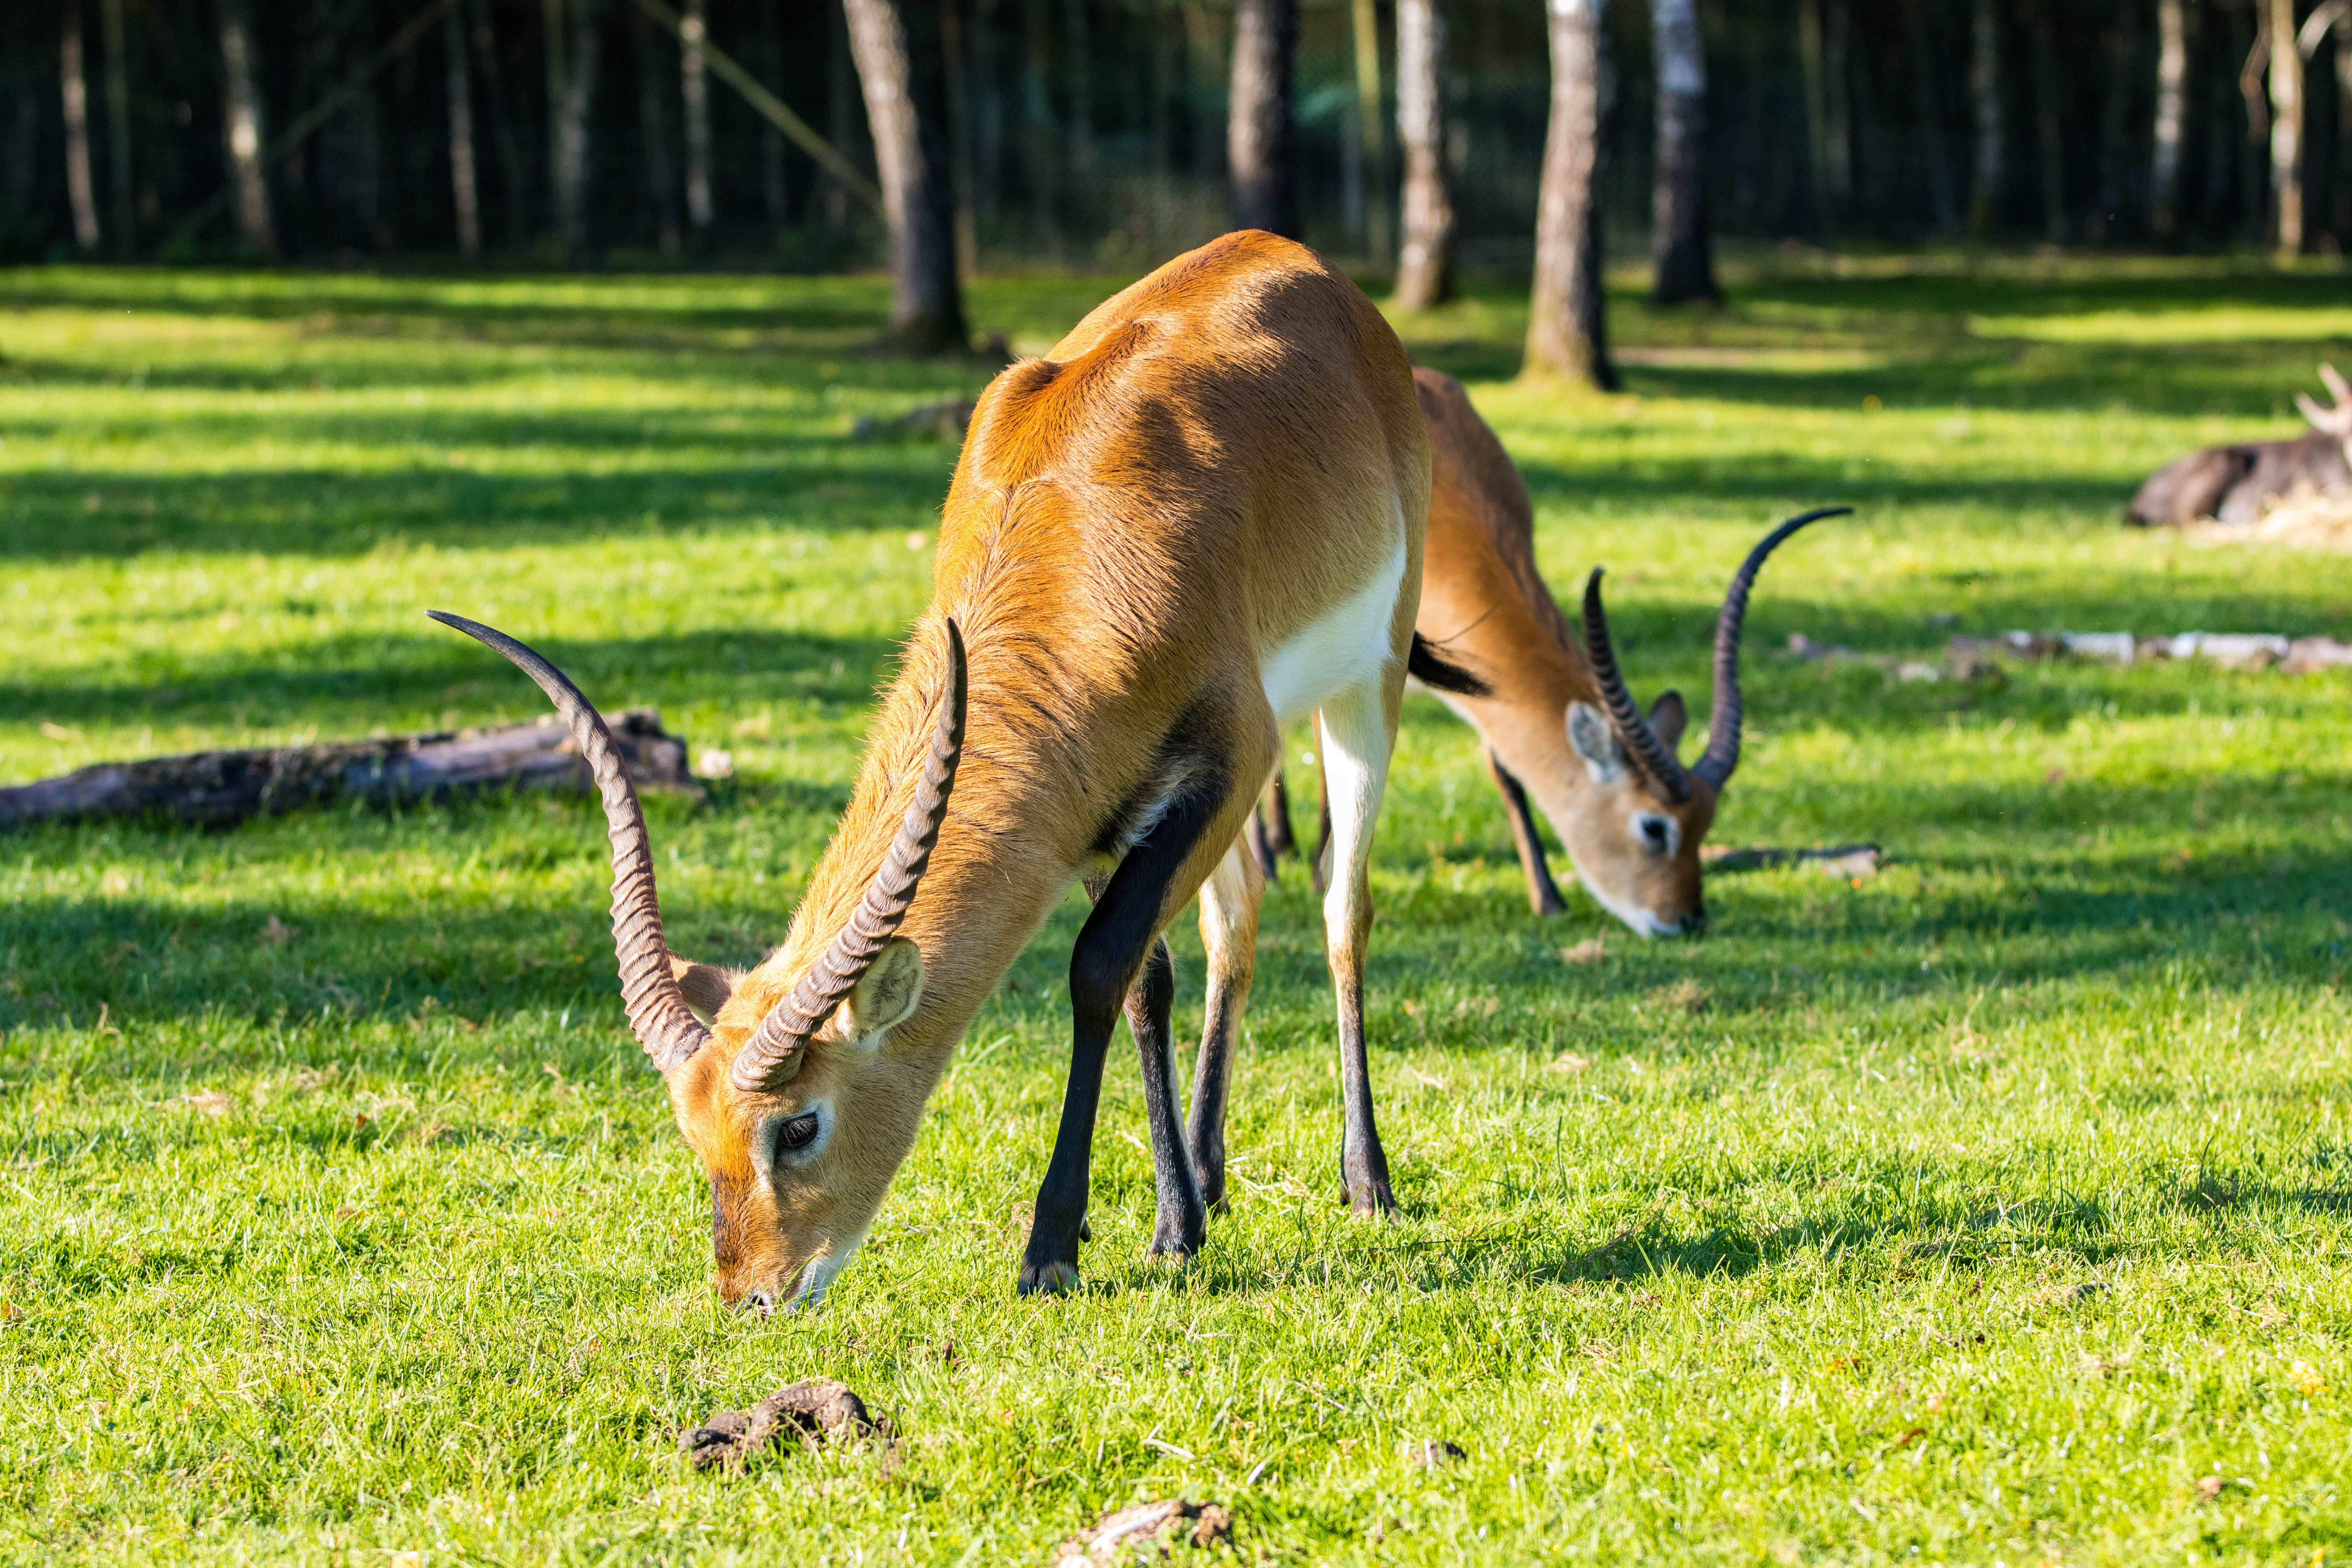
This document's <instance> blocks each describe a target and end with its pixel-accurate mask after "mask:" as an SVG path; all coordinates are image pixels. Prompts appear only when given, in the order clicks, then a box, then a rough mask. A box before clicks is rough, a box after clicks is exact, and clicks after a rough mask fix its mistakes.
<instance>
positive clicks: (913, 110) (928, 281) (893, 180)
mask: <svg viewBox="0 0 2352 1568" xmlns="http://www.w3.org/2000/svg"><path fill="white" fill-rule="evenodd" d="M842 4H843V9H844V12H845V15H846V16H848V18H849V47H850V49H851V52H852V53H853V54H854V55H856V59H857V79H858V83H859V85H860V86H861V87H862V88H863V89H864V91H865V95H866V120H867V121H868V122H869V123H870V124H871V125H872V127H873V132H874V162H875V163H876V165H877V167H878V168H879V170H880V171H881V174H882V204H883V208H884V211H885V214H886V216H887V218H888V221H889V226H890V326H891V331H893V332H894V333H895V334H896V335H897V337H898V342H899V345H900V346H901V347H902V348H904V349H906V350H907V351H908V353H920V354H935V353H965V352H967V351H968V350H969V349H970V348H971V329H970V328H968V327H967V326H966V325H965V324H964V315H963V296H962V293H961V289H960V288H959V286H958V283H957V279H956V256H955V195H954V191H953V188H952V181H951V177H950V172H949V167H948V136H947V83H946V81H945V69H944V59H943V58H942V51H941V48H940V16H939V8H938V6H937V5H933V4H929V3H926V0H842Z"/></svg>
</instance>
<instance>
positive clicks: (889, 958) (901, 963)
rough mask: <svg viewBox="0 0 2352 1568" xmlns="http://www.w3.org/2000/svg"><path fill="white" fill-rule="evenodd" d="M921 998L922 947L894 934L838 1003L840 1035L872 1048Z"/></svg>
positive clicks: (905, 1019) (904, 1019)
mask: <svg viewBox="0 0 2352 1568" xmlns="http://www.w3.org/2000/svg"><path fill="white" fill-rule="evenodd" d="M922 999H923V950H922V949H921V948H919V947H917V946H916V945H915V944H914V943H913V942H908V940H907V939H906V938H905V937H903V936H900V937H893V938H891V939H890V942H889V943H888V945H887V946H885V947H884V948H883V949H882V951H881V952H878V953H876V954H875V955H874V962H873V963H870V964H868V965H867V966H866V973H864V974H862V975H860V976H858V979H857V987H856V990H854V991H852V992H850V994H849V999H848V1000H847V1001H845V1002H844V1003H843V1004H842V1005H841V1025H842V1026H841V1029H840V1035H841V1037H842V1038H844V1039H849V1040H855V1041H856V1042H857V1043H858V1044H859V1045H861V1046H865V1047H867V1048H868V1049H871V1048H872V1047H875V1046H877V1045H878V1044H880V1043H881V1038H882V1036H883V1035H884V1034H885V1033H887V1031H889V1030H891V1029H895V1028H897V1027H898V1026H899V1025H901V1024H903V1023H905V1022H906V1021H907V1019H908V1016H909V1015H911V1014H912V1013H913V1012H914V1010H915V1004H917V1003H918V1002H920V1001H921V1000H922Z"/></svg>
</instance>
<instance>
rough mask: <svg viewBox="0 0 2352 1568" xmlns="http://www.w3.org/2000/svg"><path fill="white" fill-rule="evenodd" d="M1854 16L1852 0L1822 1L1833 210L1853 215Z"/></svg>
mask: <svg viewBox="0 0 2352 1568" xmlns="http://www.w3.org/2000/svg"><path fill="white" fill-rule="evenodd" d="M1822 148H1823V161H1824V163H1825V164H1826V166H1827V168H1828V170H1829V177H1830V178H1829V187H1830V207H1831V210H1832V212H1833V213H1834V214H1835V215H1836V221H1837V222H1838V223H1839V224H1841V225H1843V224H1844V223H1845V222H1846V221H1847V220H1848V219H1849V218H1850V217H1852V216H1853V10H1852V8H1851V7H1850V5H1848V0H1822Z"/></svg>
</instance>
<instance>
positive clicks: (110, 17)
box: [98, 0, 138, 261]
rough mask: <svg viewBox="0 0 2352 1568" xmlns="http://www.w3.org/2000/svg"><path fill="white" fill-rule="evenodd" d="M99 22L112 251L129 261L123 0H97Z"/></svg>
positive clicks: (132, 228) (134, 228)
mask: <svg viewBox="0 0 2352 1568" xmlns="http://www.w3.org/2000/svg"><path fill="white" fill-rule="evenodd" d="M98 14H99V22H100V26H101V28H102V29H103V30H104V32H105V35H106V162H107V173H108V174H111V175H112V176H113V180H112V182H111V184H112V187H113V188H112V189H110V191H108V193H107V194H108V195H110V196H112V197H113V198H114V199H113V201H111V202H110V203H109V204H108V205H110V207H111V208H112V209H113V218H114V254H115V257H116V258H117V259H119V260H122V261H128V260H130V259H131V250H132V249H133V247H135V246H136V244H137V240H138V225H137V223H136V221H135V220H134V219H133V217H132V216H131V214H132V212H133V210H134V209H133V205H132V200H133V198H132V195H131V36H130V30H129V29H128V28H127V27H125V26H123V18H122V0H99V7H98Z"/></svg>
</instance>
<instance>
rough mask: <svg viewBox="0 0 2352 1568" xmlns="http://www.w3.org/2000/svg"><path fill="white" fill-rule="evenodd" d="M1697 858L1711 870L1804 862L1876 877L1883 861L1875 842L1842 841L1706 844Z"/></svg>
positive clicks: (1831, 872) (1835, 873)
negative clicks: (1795, 845) (1790, 845)
mask: <svg viewBox="0 0 2352 1568" xmlns="http://www.w3.org/2000/svg"><path fill="white" fill-rule="evenodd" d="M1698 857H1699V859H1700V860H1701V861H1703V862H1704V863H1705V864H1706V868H1707V869H1708V870H1709V871H1710V872H1717V873H1721V872H1727V871H1760V870H1763V869H1764V868H1767V867H1769V866H1795V865H1800V864H1807V865H1811V866H1812V867H1813V868H1815V869H1817V870H1819V871H1821V872H1822V874H1823V875H1824V876H1830V877H1875V876H1876V875H1878V868H1879V867H1880V866H1882V865H1884V864H1885V860H1886V855H1885V851H1883V850H1881V849H1880V848H1879V847H1878V846H1877V845H1875V844H1841V845H1839V846H1837V847H1835V848H1833V849H1764V848H1750V849H1734V848H1731V847H1728V846H1726V845H1716V844H1709V845H1707V846H1706V847H1704V848H1702V849H1700V850H1699V852H1698Z"/></svg>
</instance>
